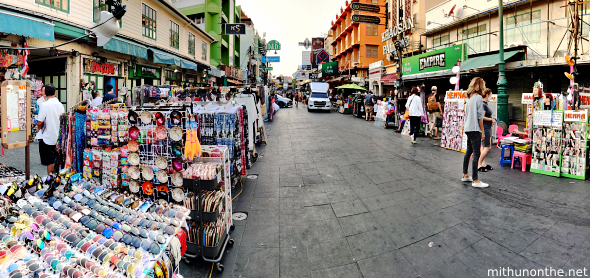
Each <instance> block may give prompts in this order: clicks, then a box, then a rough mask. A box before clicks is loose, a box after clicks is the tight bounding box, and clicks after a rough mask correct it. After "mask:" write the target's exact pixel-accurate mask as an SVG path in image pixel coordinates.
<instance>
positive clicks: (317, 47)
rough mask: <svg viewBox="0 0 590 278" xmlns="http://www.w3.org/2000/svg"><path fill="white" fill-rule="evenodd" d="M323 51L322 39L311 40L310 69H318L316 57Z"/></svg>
mask: <svg viewBox="0 0 590 278" xmlns="http://www.w3.org/2000/svg"><path fill="white" fill-rule="evenodd" d="M322 50H324V38H312V39H311V54H312V55H311V67H312V68H314V69H316V68H317V67H318V62H317V59H316V58H317V55H318V54H319V53H320V52H321V51H322Z"/></svg>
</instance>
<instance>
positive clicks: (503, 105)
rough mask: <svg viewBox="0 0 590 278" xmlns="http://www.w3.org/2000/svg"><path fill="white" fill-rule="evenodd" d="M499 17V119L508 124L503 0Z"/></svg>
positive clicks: (499, 1)
mask: <svg viewBox="0 0 590 278" xmlns="http://www.w3.org/2000/svg"><path fill="white" fill-rule="evenodd" d="M498 3H499V6H498V17H499V18H500V47H499V50H500V51H499V55H500V62H499V63H498V71H499V72H498V82H497V83H496V85H498V120H499V121H502V122H504V123H506V124H508V120H509V119H508V115H509V114H508V94H506V87H507V86H508V81H506V76H505V74H504V72H505V62H504V7H503V4H502V0H498Z"/></svg>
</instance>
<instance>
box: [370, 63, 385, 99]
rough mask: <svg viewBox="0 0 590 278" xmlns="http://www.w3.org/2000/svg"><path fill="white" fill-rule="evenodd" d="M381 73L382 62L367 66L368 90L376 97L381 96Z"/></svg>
mask: <svg viewBox="0 0 590 278" xmlns="http://www.w3.org/2000/svg"><path fill="white" fill-rule="evenodd" d="M382 73H383V61H377V62H375V63H371V64H369V90H371V91H372V92H373V94H375V95H377V96H382V95H383V87H382V85H381V74H382Z"/></svg>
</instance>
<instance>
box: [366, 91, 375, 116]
mask: <svg viewBox="0 0 590 278" xmlns="http://www.w3.org/2000/svg"><path fill="white" fill-rule="evenodd" d="M374 98H375V97H374V96H373V94H372V93H371V91H369V92H368V93H367V95H366V96H365V121H373V120H375V119H374V118H373V111H374V110H373V108H374V106H375V99H374Z"/></svg>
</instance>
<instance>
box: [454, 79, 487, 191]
mask: <svg viewBox="0 0 590 278" xmlns="http://www.w3.org/2000/svg"><path fill="white" fill-rule="evenodd" d="M485 89H486V82H485V81H484V80H483V79H481V77H475V78H473V79H471V83H470V84H469V88H467V103H466V104H465V117H464V124H463V131H464V132H465V134H466V135H467V151H466V152H465V157H464V158H463V178H461V181H464V182H465V181H470V182H472V184H471V186H473V187H481V188H483V187H488V186H490V185H489V184H487V183H484V182H482V181H480V180H479V178H478V176H477V164H478V161H479V156H480V147H481V141H483V140H485V139H486V138H485V132H484V127H483V116H484V108H483V100H482V97H481V96H482V94H483V92H484V91H485ZM472 154H473V161H472V162H471V173H472V177H469V174H468V173H467V170H468V168H469V160H470V159H471V155H472Z"/></svg>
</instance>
